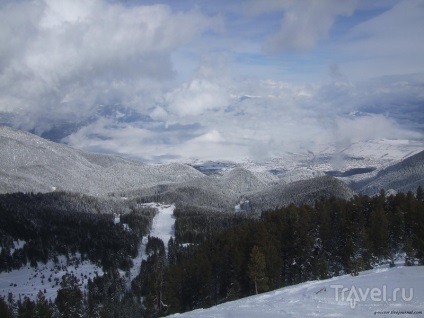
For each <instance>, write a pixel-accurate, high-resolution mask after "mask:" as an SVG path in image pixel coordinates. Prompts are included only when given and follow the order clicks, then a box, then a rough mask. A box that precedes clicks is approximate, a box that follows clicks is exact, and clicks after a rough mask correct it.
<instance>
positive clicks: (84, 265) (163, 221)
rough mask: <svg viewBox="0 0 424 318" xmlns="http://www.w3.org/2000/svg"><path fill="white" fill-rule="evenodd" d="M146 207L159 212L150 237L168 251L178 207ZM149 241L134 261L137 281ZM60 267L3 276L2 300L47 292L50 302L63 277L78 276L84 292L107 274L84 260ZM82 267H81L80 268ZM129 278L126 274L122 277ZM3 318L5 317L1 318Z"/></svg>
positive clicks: (64, 262) (72, 259) (43, 266)
mask: <svg viewBox="0 0 424 318" xmlns="http://www.w3.org/2000/svg"><path fill="white" fill-rule="evenodd" d="M144 206H149V207H153V208H156V209H157V210H158V213H157V214H156V216H155V217H154V219H153V225H152V230H151V233H150V235H151V236H156V237H159V238H160V239H162V240H163V241H164V243H165V247H166V248H167V244H168V240H169V239H170V238H171V236H173V235H174V224H175V219H174V217H173V213H174V209H175V206H174V205H162V204H159V203H147V204H144ZM146 243H147V237H144V238H143V240H142V243H141V245H140V248H139V253H138V256H137V257H136V258H134V259H133V263H134V266H133V267H132V268H131V271H130V275H131V276H130V278H131V279H133V278H135V276H137V275H138V273H139V272H140V265H141V262H142V260H143V259H147V256H146V253H145V245H146ZM24 244H25V242H24V241H17V242H15V246H14V247H15V249H18V248H22V247H23V245H24ZM58 259H59V262H58V264H54V263H53V262H51V261H49V262H47V264H42V263H39V264H38V267H37V268H32V267H30V266H29V265H28V266H26V267H24V268H21V269H19V270H13V271H11V272H2V273H0V296H4V297H7V295H8V294H9V293H12V294H13V295H14V296H15V298H16V299H17V298H19V297H21V298H23V297H25V296H28V297H29V298H31V299H35V297H36V296H37V293H38V291H39V290H41V291H43V292H44V290H45V296H46V298H47V299H52V300H54V299H55V298H56V295H57V290H58V289H59V287H60V286H59V284H60V281H61V279H62V276H63V275H64V274H66V273H72V274H74V275H75V276H76V277H77V278H78V279H79V280H80V282H81V285H82V289H85V288H86V287H87V283H88V279H89V278H91V279H93V278H94V277H96V275H99V276H101V275H103V270H102V269H101V268H99V267H98V266H97V265H94V264H93V263H91V262H90V261H83V262H81V260H80V256H79V255H76V256H72V257H70V260H67V259H66V257H65V256H60V257H59V258H58ZM77 264H78V265H77ZM121 274H122V275H125V272H122V273H121ZM0 318H1V317H0Z"/></svg>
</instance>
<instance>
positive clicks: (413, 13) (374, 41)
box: [337, 0, 424, 79]
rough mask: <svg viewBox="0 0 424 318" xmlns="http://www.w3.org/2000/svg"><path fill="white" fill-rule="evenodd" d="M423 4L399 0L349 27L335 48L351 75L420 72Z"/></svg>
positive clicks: (422, 67) (422, 65) (423, 49)
mask: <svg viewBox="0 0 424 318" xmlns="http://www.w3.org/2000/svg"><path fill="white" fill-rule="evenodd" d="M423 29H424V4H423V2H422V1H420V0H409V1H399V2H398V3H397V4H395V5H394V6H393V7H391V8H389V9H388V10H386V11H385V12H383V13H381V14H380V15H378V16H376V17H373V18H372V19H369V20H367V21H364V22H362V23H360V24H358V25H356V26H355V27H353V28H352V29H351V30H350V32H349V34H348V36H347V38H346V39H345V40H344V43H343V45H342V46H341V47H339V48H338V49H337V52H338V54H339V55H341V56H343V57H345V58H346V60H347V61H346V62H344V63H343V69H344V70H345V71H346V73H347V74H348V75H349V76H350V77H351V78H356V79H358V78H370V77H380V76H384V75H393V74H397V75H400V74H411V73H422V72H424V59H423V52H424V41H423V40H422V38H423V37H422V30H423Z"/></svg>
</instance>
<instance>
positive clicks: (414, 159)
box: [352, 151, 424, 195]
mask: <svg viewBox="0 0 424 318" xmlns="http://www.w3.org/2000/svg"><path fill="white" fill-rule="evenodd" d="M352 179H353V180H357V181H356V182H355V181H354V182H353V183H352V187H353V188H354V189H355V190H356V191H358V192H361V193H364V194H368V195H373V194H376V193H378V192H379V191H380V190H381V189H385V190H388V189H393V190H396V191H399V192H407V191H413V192H415V191H416V189H417V188H418V186H419V185H421V186H424V151H421V152H420V153H418V154H415V155H413V156H411V157H408V158H406V159H405V160H402V161H400V162H398V163H396V164H394V165H391V166H388V167H386V168H383V169H379V170H376V171H373V172H372V173H370V174H368V176H367V175H364V176H361V177H360V178H359V177H357V178H355V177H354V178H352ZM358 179H359V180H358Z"/></svg>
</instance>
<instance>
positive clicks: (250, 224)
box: [0, 187, 424, 317]
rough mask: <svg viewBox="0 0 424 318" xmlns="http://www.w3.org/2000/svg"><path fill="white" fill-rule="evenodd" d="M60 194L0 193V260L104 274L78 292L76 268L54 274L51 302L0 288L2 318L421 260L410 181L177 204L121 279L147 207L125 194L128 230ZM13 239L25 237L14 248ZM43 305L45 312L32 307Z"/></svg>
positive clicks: (174, 302)
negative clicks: (167, 228)
mask: <svg viewBox="0 0 424 318" xmlns="http://www.w3.org/2000/svg"><path fill="white" fill-rule="evenodd" d="M67 196H69V197H70V198H72V197H73V196H75V195H72V194H71V195H65V194H62V197H61V196H60V195H58V194H51V195H47V196H46V195H30V194H26V195H24V194H14V195H2V196H0V208H1V210H0V212H1V222H0V226H1V227H0V230H1V232H0V233H1V236H2V240H1V242H2V251H1V266H2V267H1V270H3V271H4V270H9V269H10V268H17V267H19V266H22V265H24V264H29V265H30V266H37V262H38V264H39V263H40V262H41V263H42V262H45V261H46V260H47V259H48V258H51V257H52V258H54V257H55V255H59V254H62V253H67V254H72V253H80V254H81V255H84V256H83V257H86V258H89V259H91V260H93V261H94V262H98V263H99V264H100V265H101V266H102V267H103V269H104V270H105V274H104V275H103V276H97V277H95V278H94V279H89V282H88V285H87V289H86V290H84V292H83V290H81V287H80V282H79V278H78V277H76V276H74V275H72V273H69V274H66V275H64V276H63V278H62V281H61V282H60V288H59V290H58V292H57V298H56V299H55V300H54V299H52V300H51V302H49V301H48V300H46V299H45V296H44V294H43V292H40V293H39V294H38V296H37V298H36V299H34V300H31V299H29V298H23V299H22V298H21V299H18V300H16V299H14V297H12V295H11V296H9V297H3V298H1V297H0V316H1V317H52V316H54V317H56V316H60V315H61V314H63V313H65V312H73V313H75V316H73V317H80V316H81V317H99V316H101V317H139V316H140V315H143V316H146V317H157V316H163V315H168V314H171V313H176V312H183V311H188V310H192V309H195V308H200V307H209V306H212V305H215V304H219V303H223V302H226V301H229V300H234V299H238V298H240V297H244V296H248V295H252V294H255V293H261V292H264V291H267V290H273V289H276V288H280V287H282V286H288V285H293V284H297V283H300V282H304V281H309V280H316V279H324V278H329V277H333V276H337V275H341V274H346V273H350V274H352V275H357V274H358V272H359V271H362V270H366V269H370V268H373V267H374V266H376V265H378V264H381V263H385V262H387V263H390V264H393V265H394V261H395V259H397V258H398V257H402V258H404V259H405V264H406V265H411V266H412V265H416V264H424V192H423V190H422V188H421V187H420V188H418V190H417V191H416V193H412V192H408V193H407V194H403V193H399V194H397V195H391V196H388V197H387V196H386V195H385V193H384V192H382V193H381V194H380V195H379V196H375V197H367V196H362V195H360V196H354V197H353V198H351V199H350V200H344V199H342V198H335V197H333V198H327V199H324V198H323V199H321V200H317V201H316V202H315V203H314V204H313V205H299V206H295V205H293V204H292V205H289V206H287V207H283V208H280V209H277V210H270V211H268V212H263V213H262V214H261V216H260V218H251V217H249V216H248V214H243V213H242V214H233V215H229V214H223V213H212V214H211V213H210V211H208V210H196V209H192V210H186V211H185V210H184V209H182V208H179V209H177V210H176V211H175V213H174V215H175V217H176V223H175V237H174V238H172V239H171V240H170V241H169V242H162V241H161V240H160V239H158V238H154V237H149V238H148V240H147V244H146V246H145V253H146V256H145V258H144V259H143V261H142V264H141V267H140V268H139V269H138V271H139V274H138V275H137V276H136V277H132V279H131V281H130V282H129V281H128V276H127V275H124V273H125V271H127V270H128V268H129V267H130V266H131V265H132V264H131V258H132V257H134V256H135V254H137V248H136V247H137V244H138V243H139V241H140V239H141V236H143V235H146V234H147V233H148V229H149V224H150V223H149V222H151V218H152V217H153V215H154V212H153V211H151V210H142V209H140V210H137V207H140V206H141V205H138V204H137V203H135V205H134V206H132V205H131V204H129V203H125V205H126V206H127V208H128V209H129V212H128V213H126V214H124V215H123V216H122V217H121V220H125V222H126V223H127V224H128V225H129V228H130V230H128V229H126V228H125V227H124V226H123V225H114V224H113V220H112V217H111V215H102V214H97V213H96V212H95V213H93V211H94V210H91V211H88V210H90V209H88V208H86V209H85V210H84V209H82V210H81V209H80V210H79V212H78V210H75V211H72V213H71V212H69V213H68V212H66V211H65V210H66V209H67V208H69V207H71V206H72V204H70V203H69V205H68V206H66V205H64V204H57V202H65V201H69V202H72V199H69V200H68V199H66V198H67ZM81 198H82V200H81V202H89V201H90V200H93V199H92V198H91V199H89V197H81ZM52 202H53V203H52ZM123 202H125V200H124V201H123ZM85 205H86V206H91V207H92V206H93V204H92V203H90V204H88V203H86V204H85ZM61 207H62V208H61ZM83 211H84V212H83ZM75 212H77V213H75ZM17 240H21V241H24V242H25V244H24V245H23V246H22V247H21V248H17V247H16V246H14V243H13V242H15V241H17ZM12 251H13V252H12ZM42 309H43V310H45V311H46V312H49V313H50V314H51V315H47V316H43V315H41V314H40V311H41V310H42ZM25 315H26V316H25Z"/></svg>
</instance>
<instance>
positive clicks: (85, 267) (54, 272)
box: [0, 255, 103, 300]
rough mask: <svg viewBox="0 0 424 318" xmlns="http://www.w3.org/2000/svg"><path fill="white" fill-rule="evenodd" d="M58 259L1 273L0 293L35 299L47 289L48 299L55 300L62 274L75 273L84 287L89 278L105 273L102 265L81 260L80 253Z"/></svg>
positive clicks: (5, 295)
mask: <svg viewBox="0 0 424 318" xmlns="http://www.w3.org/2000/svg"><path fill="white" fill-rule="evenodd" d="M58 259H59V262H58V264H54V263H53V262H52V261H49V262H47V264H42V263H39V264H38V267H37V268H33V267H30V266H29V265H28V266H26V267H24V268H21V269H19V270H13V271H11V272H8V273H7V272H2V273H0V295H2V296H4V297H7V295H8V294H9V293H12V294H13V295H14V296H15V298H16V299H17V298H19V297H21V298H23V297H25V296H27V297H29V298H31V299H35V297H36V296H37V293H38V291H39V290H41V291H43V292H44V291H45V296H46V298H47V299H52V300H54V299H55V298H56V295H57V290H58V289H59V287H60V286H59V284H60V282H61V280H62V276H63V275H65V274H66V273H72V274H74V275H75V276H76V277H77V278H78V279H79V280H80V282H81V284H82V288H83V289H85V288H86V286H87V283H88V279H89V278H91V279H93V278H94V277H96V276H97V275H99V276H101V275H103V270H102V269H101V268H100V267H98V266H96V265H94V264H92V263H91V262H89V261H83V262H81V261H80V256H79V255H76V256H74V257H71V258H70V259H69V260H67V259H66V257H65V256H60V257H59V258H58ZM77 263H79V264H78V265H77Z"/></svg>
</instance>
